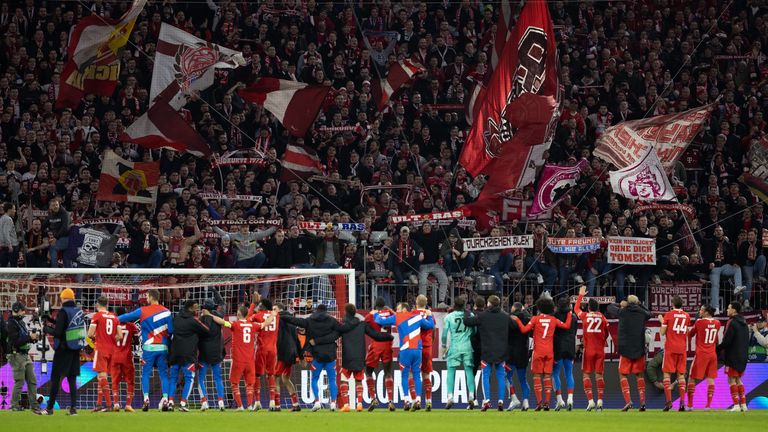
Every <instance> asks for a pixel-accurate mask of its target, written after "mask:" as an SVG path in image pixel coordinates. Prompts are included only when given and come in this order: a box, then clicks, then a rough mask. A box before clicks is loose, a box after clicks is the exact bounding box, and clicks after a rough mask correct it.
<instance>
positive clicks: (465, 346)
mask: <svg viewBox="0 0 768 432" xmlns="http://www.w3.org/2000/svg"><path fill="white" fill-rule="evenodd" d="M466 304H467V298H466V297H465V296H459V297H457V298H456V300H455V301H454V310H453V312H451V313H449V314H448V315H446V317H445V321H444V324H443V333H442V335H441V336H440V345H441V346H442V349H443V352H444V353H445V354H444V355H445V362H446V365H447V366H448V383H447V384H448V403H447V404H446V405H445V409H451V407H453V404H454V403H455V400H454V398H453V389H454V382H455V379H456V369H458V368H459V367H460V366H463V367H464V374H465V376H466V378H467V389H468V390H469V395H468V396H469V397H468V402H469V406H468V408H469V409H472V408H474V406H475V405H476V401H475V374H474V368H473V366H474V357H473V352H472V342H471V338H472V335H473V334H474V333H475V329H474V327H467V326H466V325H464V308H465V306H466ZM448 341H450V343H449V344H447V343H446V342H448Z"/></svg>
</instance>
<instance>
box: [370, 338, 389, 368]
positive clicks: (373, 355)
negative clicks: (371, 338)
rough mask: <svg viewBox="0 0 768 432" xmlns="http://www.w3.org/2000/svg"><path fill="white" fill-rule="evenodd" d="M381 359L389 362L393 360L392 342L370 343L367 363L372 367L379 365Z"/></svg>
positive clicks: (383, 361)
mask: <svg viewBox="0 0 768 432" xmlns="http://www.w3.org/2000/svg"><path fill="white" fill-rule="evenodd" d="M379 361H381V362H382V363H389V362H391V361H392V342H384V343H380V342H373V343H371V344H370V345H368V352H367V353H366V355H365V365H366V366H367V367H370V368H375V367H378V366H379Z"/></svg>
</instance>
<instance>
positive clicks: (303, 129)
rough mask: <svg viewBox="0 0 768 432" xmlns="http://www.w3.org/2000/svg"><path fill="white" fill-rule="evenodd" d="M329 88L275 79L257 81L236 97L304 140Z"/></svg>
mask: <svg viewBox="0 0 768 432" xmlns="http://www.w3.org/2000/svg"><path fill="white" fill-rule="evenodd" d="M330 90H331V87H330V86H324V85H309V84H306V83H301V82H298V81H286V80H280V79H277V78H259V80H258V81H256V82H255V83H254V84H253V85H252V86H250V87H248V88H244V89H241V90H240V91H239V92H238V94H239V95H240V97H242V98H243V99H245V100H247V101H248V102H252V103H255V104H257V105H262V106H263V107H264V108H266V109H267V111H269V112H271V113H272V114H273V115H274V116H275V117H277V119H278V120H280V123H282V125H283V126H284V127H285V128H286V129H288V131H289V132H290V133H291V135H293V136H298V137H303V136H305V135H306V134H307V130H308V129H309V127H310V126H312V123H314V121H315V119H316V118H317V114H318V113H319V112H320V107H322V105H323V101H324V100H325V97H326V96H327V95H328V92H329V91H330Z"/></svg>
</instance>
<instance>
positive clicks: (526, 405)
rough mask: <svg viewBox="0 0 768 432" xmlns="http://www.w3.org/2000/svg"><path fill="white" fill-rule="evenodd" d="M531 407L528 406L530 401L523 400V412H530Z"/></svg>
mask: <svg viewBox="0 0 768 432" xmlns="http://www.w3.org/2000/svg"><path fill="white" fill-rule="evenodd" d="M529 408H530V405H528V399H523V411H528V409H529Z"/></svg>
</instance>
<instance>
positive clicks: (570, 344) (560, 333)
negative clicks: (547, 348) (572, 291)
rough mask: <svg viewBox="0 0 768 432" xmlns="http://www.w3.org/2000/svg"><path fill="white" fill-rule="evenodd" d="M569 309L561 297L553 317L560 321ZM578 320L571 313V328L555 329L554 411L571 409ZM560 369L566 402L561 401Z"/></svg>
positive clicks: (566, 316)
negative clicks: (566, 396)
mask: <svg viewBox="0 0 768 432" xmlns="http://www.w3.org/2000/svg"><path fill="white" fill-rule="evenodd" d="M570 311H571V303H570V301H569V300H568V298H566V297H561V298H560V299H559V300H558V302H557V311H555V318H557V319H559V320H560V321H562V322H565V320H566V319H568V313H569V312H570ZM578 325H579V320H578V319H576V316H575V315H573V318H572V319H571V328H569V329H560V328H558V329H556V330H555V341H554V357H553V358H554V360H555V365H554V367H553V368H552V387H553V388H554V389H555V395H557V405H556V406H555V411H560V410H561V409H563V408H566V407H567V409H568V411H571V410H573V386H574V381H573V359H574V358H575V357H576V329H577V328H578ZM560 369H562V370H563V371H564V372H565V385H566V388H567V389H568V402H567V405H566V402H565V401H563V395H562V391H561V390H560V389H561V386H560Z"/></svg>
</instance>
